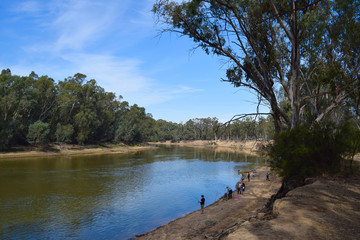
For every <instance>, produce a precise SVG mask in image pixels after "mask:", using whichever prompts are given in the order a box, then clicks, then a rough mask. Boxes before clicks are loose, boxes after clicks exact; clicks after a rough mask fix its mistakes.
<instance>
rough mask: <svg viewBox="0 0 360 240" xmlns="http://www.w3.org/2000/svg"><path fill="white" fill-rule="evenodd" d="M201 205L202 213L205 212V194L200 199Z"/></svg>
mask: <svg viewBox="0 0 360 240" xmlns="http://www.w3.org/2000/svg"><path fill="white" fill-rule="evenodd" d="M199 203H200V207H201V214H203V213H204V205H205V198H204V195H201V200H200V201H199Z"/></svg>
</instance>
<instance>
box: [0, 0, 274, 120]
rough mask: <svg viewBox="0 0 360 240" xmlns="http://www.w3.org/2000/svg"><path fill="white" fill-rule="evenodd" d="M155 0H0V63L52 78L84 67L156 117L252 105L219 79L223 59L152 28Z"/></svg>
mask: <svg viewBox="0 0 360 240" xmlns="http://www.w3.org/2000/svg"><path fill="white" fill-rule="evenodd" d="M154 1H155V0H136V1H135V0H101V1H100V0H62V1H59V0H29V1H26V0H1V3H2V4H1V8H0V31H1V38H0V51H1V54H0V68H1V69H5V68H10V69H11V71H12V74H14V75H20V76H27V75H29V74H30V73H31V71H35V73H37V74H38V75H40V76H41V75H48V76H49V77H52V78H53V79H55V80H56V81H58V80H64V78H66V77H68V76H73V75H74V74H76V73H83V74H85V75H87V79H88V80H90V79H95V80H96V81H97V83H98V85H100V86H101V87H103V88H104V89H105V90H106V91H108V92H115V93H116V95H117V96H119V95H121V96H123V100H125V101H128V102H129V103H130V104H135V103H136V104H138V105H139V106H141V107H145V109H146V112H147V113H151V114H152V115H153V117H154V118H155V119H164V120H167V121H172V122H178V123H179V122H186V121H187V120H189V119H192V118H196V117H198V118H205V117H217V118H218V119H219V120H220V121H222V122H224V121H227V120H229V119H230V118H231V117H232V116H233V115H235V114H240V113H250V112H255V111H256V106H257V98H256V96H255V95H254V94H253V93H250V92H248V91H247V90H245V89H239V88H234V87H233V86H232V85H230V84H229V83H225V82H221V81H220V79H221V78H224V77H225V71H226V68H227V63H226V61H225V60H224V59H221V58H219V57H217V56H212V55H206V54H205V53H204V52H203V51H202V50H201V49H198V50H196V51H192V50H191V49H192V48H193V47H194V46H195V45H194V43H193V42H192V40H191V39H189V38H187V37H179V36H177V35H175V34H169V33H168V34H163V35H162V36H161V37H160V36H159V35H158V30H159V29H160V26H159V25H157V24H156V21H155V18H154V16H153V14H152V12H151V9H152V5H153V3H154ZM263 111H268V110H267V108H266V107H263Z"/></svg>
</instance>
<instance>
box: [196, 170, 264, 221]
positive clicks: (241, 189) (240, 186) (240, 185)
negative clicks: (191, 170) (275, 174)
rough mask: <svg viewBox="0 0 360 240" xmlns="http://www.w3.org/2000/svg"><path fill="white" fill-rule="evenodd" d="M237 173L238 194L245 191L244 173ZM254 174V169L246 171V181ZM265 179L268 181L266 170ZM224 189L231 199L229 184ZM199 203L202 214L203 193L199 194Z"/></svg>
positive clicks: (231, 191)
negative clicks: (238, 179) (238, 177)
mask: <svg viewBox="0 0 360 240" xmlns="http://www.w3.org/2000/svg"><path fill="white" fill-rule="evenodd" d="M239 174H240V181H239V182H238V183H237V185H236V189H237V194H238V195H240V194H242V193H243V192H245V183H244V179H245V177H244V175H243V174H242V173H239ZM254 176H255V175H254V171H251V172H248V173H247V179H248V182H250V179H251V178H252V177H254ZM266 180H267V181H270V178H269V173H268V172H267V173H266ZM226 191H227V198H228V199H231V198H232V193H233V190H232V189H231V188H230V187H229V186H227V187H226ZM199 203H200V207H201V214H203V213H204V205H205V197H204V195H201V199H200V201H199Z"/></svg>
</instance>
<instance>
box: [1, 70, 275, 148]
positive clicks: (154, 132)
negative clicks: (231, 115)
mask: <svg viewBox="0 0 360 240" xmlns="http://www.w3.org/2000/svg"><path fill="white" fill-rule="evenodd" d="M271 126H272V125H271V120H270V119H265V118H259V119H254V118H246V119H243V120H241V121H240V120H236V121H234V122H232V123H230V124H226V125H225V124H223V123H220V122H219V121H218V119H217V118H195V119H190V120H188V121H187V122H186V123H173V122H168V121H165V120H161V119H160V120H155V119H154V118H153V117H152V115H151V114H150V113H146V110H145V108H143V107H140V106H138V105H137V104H134V105H130V104H129V103H128V102H126V101H124V100H123V99H122V97H121V96H119V97H117V96H116V95H115V94H114V93H112V92H106V91H105V90H104V88H102V87H101V86H99V85H98V84H97V82H96V81H95V80H94V79H91V80H87V79H86V75H84V74H80V73H77V74H75V75H74V76H73V77H68V78H66V79H64V80H63V81H58V82H55V81H54V79H52V78H50V77H48V76H38V75H37V74H36V73H34V72H32V73H30V74H29V76H18V75H13V74H12V73H11V71H10V69H4V70H2V72H1V74H0V148H1V149H6V148H9V147H12V146H16V145H28V144H34V145H36V144H46V143H49V142H57V143H75V144H94V143H105V142H111V143H125V144H137V143H142V142H148V141H180V140H198V139H201V140H215V139H250V138H269V137H271V135H272V132H273V129H272V127H271Z"/></svg>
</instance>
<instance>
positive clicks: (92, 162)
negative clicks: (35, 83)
mask: <svg viewBox="0 0 360 240" xmlns="http://www.w3.org/2000/svg"><path fill="white" fill-rule="evenodd" d="M263 162H264V160H263V159H261V158H257V157H250V156H244V155H241V154H234V153H226V152H221V153H218V152H214V151H209V150H205V149H194V148H183V147H182V148H180V147H169V148H165V147H163V148H160V149H156V150H149V151H146V152H142V153H137V154H132V155H124V154H122V155H101V156H81V157H61V158H60V157H51V158H41V159H18V160H14V159H13V160H1V161H0V239H129V238H132V237H135V235H136V234H142V233H146V232H148V231H150V230H152V229H154V228H156V227H158V226H160V225H163V224H165V223H167V222H169V221H171V220H174V219H176V218H178V217H181V216H183V215H185V214H187V213H190V212H192V211H195V210H198V209H199V204H198V201H199V200H200V195H201V194H204V195H205V198H206V205H209V204H211V203H213V202H214V201H215V200H217V199H218V198H219V197H221V196H222V195H223V194H224V193H225V190H226V189H225V188H226V186H231V187H234V185H235V183H236V181H237V180H238V175H237V170H248V169H253V168H255V167H256V166H258V165H260V164H262V163H263Z"/></svg>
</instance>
